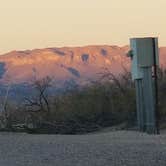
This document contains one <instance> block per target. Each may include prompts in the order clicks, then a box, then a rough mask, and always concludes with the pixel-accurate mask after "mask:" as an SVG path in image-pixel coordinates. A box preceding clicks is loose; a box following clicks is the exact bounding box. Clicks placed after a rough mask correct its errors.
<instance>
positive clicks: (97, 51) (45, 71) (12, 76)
mask: <svg viewBox="0 0 166 166" xmlns="http://www.w3.org/2000/svg"><path fill="white" fill-rule="evenodd" d="M128 50H129V46H123V47H119V46H108V45H92V46H84V47H62V48H56V47H54V48H44V49H34V50H25V51H12V52H9V53H6V54H3V55H0V84H1V87H2V86H6V85H7V84H11V85H15V87H16V86H17V88H20V87H21V85H25V84H26V85H27V84H29V83H31V82H33V80H34V79H37V80H40V79H42V78H44V77H46V76H49V77H51V78H52V80H54V82H55V84H56V86H57V87H60V88H65V87H66V86H72V85H86V84H88V83H90V82H93V81H95V80H96V79H97V78H99V77H100V73H102V71H103V69H104V68H108V69H109V71H111V72H112V73H113V74H115V75H118V74H119V73H122V72H123V70H124V68H126V69H128V70H130V63H131V62H130V58H128V57H127V56H126V53H127V52H128ZM159 52H160V66H161V67H166V47H160V49H159Z"/></svg>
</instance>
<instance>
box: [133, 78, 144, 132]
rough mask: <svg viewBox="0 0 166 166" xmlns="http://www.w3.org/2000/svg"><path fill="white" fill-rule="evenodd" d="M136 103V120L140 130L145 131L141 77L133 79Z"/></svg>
mask: <svg viewBox="0 0 166 166" xmlns="http://www.w3.org/2000/svg"><path fill="white" fill-rule="evenodd" d="M135 87H136V103H137V122H138V127H139V130H140V131H143V132H144V131H145V125H146V123H145V122H146V121H145V120H146V114H145V111H144V97H143V90H142V79H136V80H135Z"/></svg>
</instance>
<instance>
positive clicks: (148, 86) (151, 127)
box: [143, 67, 156, 134]
mask: <svg viewBox="0 0 166 166" xmlns="http://www.w3.org/2000/svg"><path fill="white" fill-rule="evenodd" d="M143 73H144V75H143V93H144V101H145V102H144V103H145V112H146V131H147V133H149V134H155V133H156V119H155V107H154V106H155V99H154V91H153V82H152V69H151V67H144V68H143Z"/></svg>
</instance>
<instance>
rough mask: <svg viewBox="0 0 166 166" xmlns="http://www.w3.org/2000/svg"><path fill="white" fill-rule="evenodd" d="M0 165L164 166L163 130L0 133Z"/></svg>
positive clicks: (165, 155)
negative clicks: (64, 133)
mask: <svg viewBox="0 0 166 166" xmlns="http://www.w3.org/2000/svg"><path fill="white" fill-rule="evenodd" d="M0 166H166V133H162V134H161V135H147V134H142V133H139V132H135V131H112V132H100V133H95V134H87V135H30V134H25V133H5V132H3V133H0Z"/></svg>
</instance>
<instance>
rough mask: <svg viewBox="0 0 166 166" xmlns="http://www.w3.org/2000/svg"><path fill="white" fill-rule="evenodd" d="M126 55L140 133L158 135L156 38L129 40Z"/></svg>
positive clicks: (157, 57)
mask: <svg viewBox="0 0 166 166" xmlns="http://www.w3.org/2000/svg"><path fill="white" fill-rule="evenodd" d="M130 47H131V50H130V51H129V53H128V55H129V56H130V57H131V60H132V67H131V68H132V79H133V80H134V81H135V87H136V101H137V120H138V127H139V130H140V131H143V132H147V133H149V134H159V125H158V118H159V117H158V116H159V114H158V109H157V108H158V94H157V92H158V90H157V66H158V65H159V56H158V39H157V38H151V37H148V38H131V39H130Z"/></svg>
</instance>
